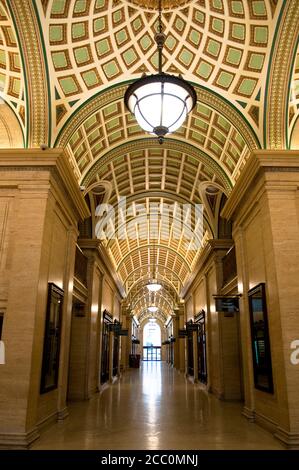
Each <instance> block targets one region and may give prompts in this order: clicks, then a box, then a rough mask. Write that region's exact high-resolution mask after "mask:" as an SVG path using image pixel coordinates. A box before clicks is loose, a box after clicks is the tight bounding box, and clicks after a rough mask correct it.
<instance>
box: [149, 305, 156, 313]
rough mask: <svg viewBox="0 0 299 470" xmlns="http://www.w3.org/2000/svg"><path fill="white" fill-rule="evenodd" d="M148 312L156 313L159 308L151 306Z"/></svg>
mask: <svg viewBox="0 0 299 470" xmlns="http://www.w3.org/2000/svg"><path fill="white" fill-rule="evenodd" d="M148 311H149V312H150V313H156V312H157V311H158V307H156V306H155V305H151V306H150V307H148Z"/></svg>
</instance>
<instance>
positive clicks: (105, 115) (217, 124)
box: [67, 99, 250, 197]
mask: <svg viewBox="0 0 299 470" xmlns="http://www.w3.org/2000/svg"><path fill="white" fill-rule="evenodd" d="M147 136H148V135H146V134H145V133H144V132H143V131H142V130H141V129H140V127H139V126H138V124H137V122H136V120H135V119H134V118H133V117H132V115H131V114H130V113H129V112H128V111H127V110H126V109H125V106H124V102H123V99H118V100H116V101H114V102H113V103H110V104H109V105H107V106H104V107H103V108H102V109H101V110H99V111H97V112H96V113H94V114H93V115H91V116H90V117H89V118H88V119H86V121H85V122H84V123H83V124H82V125H81V126H80V127H79V128H78V129H77V130H76V131H75V132H74V133H73V135H72V136H71V137H70V139H69V143H68V145H67V149H68V151H69V154H70V160H71V164H72V166H73V168H74V171H75V173H76V175H77V177H78V179H80V180H84V179H85V177H86V175H87V174H88V172H89V170H90V169H91V167H92V166H93V165H94V162H95V160H97V159H99V158H101V157H102V155H103V154H105V153H106V152H107V151H108V149H109V150H110V149H112V148H117V147H119V146H120V145H121V144H122V143H124V142H128V141H130V140H131V141H134V140H136V139H140V138H144V137H147ZM172 137H173V138H174V139H178V140H179V141H180V142H182V141H186V142H189V143H190V144H192V145H194V146H195V147H198V148H200V149H202V150H203V151H204V152H205V153H206V155H208V156H209V157H210V159H211V161H212V160H215V161H217V163H218V164H219V167H220V168H221V169H222V170H223V172H224V173H225V174H226V175H227V177H228V179H229V180H230V181H231V183H232V184H233V183H234V182H235V180H236V179H237V178H238V176H239V174H240V171H241V169H242V167H243V166H244V164H245V162H246V160H247V158H248V156H249V153H250V149H249V148H248V145H247V144H246V142H245V139H244V137H243V136H242V135H241V134H240V132H239V131H238V130H237V129H236V127H235V126H234V125H233V124H232V123H231V122H230V121H229V120H228V119H226V118H225V117H223V115H221V114H220V113H219V112H217V111H215V109H213V108H212V107H210V106H207V105H205V104H203V103H197V105H196V107H195V109H194V110H193V112H192V113H191V115H190V116H189V118H188V119H187V121H186V122H185V124H184V125H183V126H182V127H181V128H180V129H179V130H178V131H177V132H176V133H175V134H173V135H172ZM152 158H153V159H154V160H152V163H153V165H154V166H156V167H158V166H159V165H162V166H163V161H164V160H163V159H164V158H166V155H164V156H163V158H162V159H161V158H160V159H159V156H158V155H157V152H156V156H155V155H154V153H153V155H152ZM169 159H172V160H173V161H174V162H176V163H173V165H178V164H179V163H178V162H179V161H180V153H179V152H175V151H173V152H172V154H170V155H169ZM145 161H146V159H145V153H144V152H135V153H133V154H132V155H131V156H130V157H128V158H127V162H128V163H126V160H124V159H122V158H118V159H116V160H115V161H114V164H115V165H116V166H117V167H119V166H122V167H123V168H122V170H127V165H129V166H130V164H131V163H130V162H132V164H133V166H134V168H133V170H134V174H135V173H137V172H138V168H139V171H141V172H143V174H145V172H146V167H145V166H146V164H145ZM183 161H184V162H185V167H184V168H182V172H181V177H180V180H179V182H180V181H181V180H182V174H184V178H185V179H186V180H188V178H189V180H190V179H191V180H193V176H194V171H195V174H197V173H203V174H202V175H201V176H200V175H199V177H200V178H201V179H207V178H209V179H213V178H214V179H217V180H218V179H219V178H217V176H216V175H214V174H212V173H211V170H210V169H208V168H207V167H204V165H198V164H199V163H200V162H199V161H195V160H194V158H193V159H192V158H191V157H190V158H187V157H186V158H183ZM192 165H193V166H192ZM164 166H165V165H164ZM148 170H149V168H148ZM109 171H112V170H109ZM126 174H127V171H126ZM100 175H102V172H101V173H100ZM188 175H189V176H188ZM123 176H124V175H123ZM127 176H129V175H128V174H127ZM100 177H101V178H102V176H100ZM164 183H165V181H164ZM136 184H139V182H138V183H136ZM167 184H168V182H166V183H165V184H164V187H162V188H161V189H163V190H164V189H165V190H167V187H166V186H167ZM140 189H142V188H140ZM143 189H146V188H145V187H144V188H143ZM177 189H178V190H177V191H176V192H177V193H180V186H178V188H177ZM136 190H137V187H136V188H133V191H134V192H135V191H136ZM193 192H194V191H193ZM183 194H184V193H183ZM187 194H188V197H189V192H188V193H187Z"/></svg>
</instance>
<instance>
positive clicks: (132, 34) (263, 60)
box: [37, 0, 282, 141]
mask: <svg viewBox="0 0 299 470" xmlns="http://www.w3.org/2000/svg"><path fill="white" fill-rule="evenodd" d="M37 4H38V6H39V15H40V19H41V24H42V30H43V34H44V40H45V50H46V51H47V60H48V66H49V74H50V77H51V95H52V102H53V109H52V122H53V126H54V132H53V141H55V138H56V135H57V133H58V132H59V130H60V129H61V127H62V126H63V124H64V123H65V122H66V120H67V119H68V118H69V117H70V116H71V115H72V113H73V112H74V111H75V110H76V109H78V108H79V107H80V106H81V105H82V103H84V102H85V101H86V100H87V99H88V98H90V97H91V96H93V94H94V93H96V92H99V91H101V90H103V89H105V88H107V87H108V86H111V85H114V84H117V83H120V82H123V81H126V80H131V79H132V78H138V77H140V76H141V74H143V73H149V74H150V73H155V72H156V70H157V54H156V44H155V42H154V40H153V38H154V34H155V31H156V22H157V11H156V10H155V2H154V1H144V2H143V1H140V2H139V1H138V0H136V1H135V0H134V1H126V0H48V1H47V0H44V1H43V0H39V1H38V2H37ZM156 4H157V3H156ZM281 4H282V0H279V1H278V2H277V1H274V0H267V1H266V0H248V1H244V0H238V1H237V0H235V1H223V0H209V1H208V0H193V1H192V0H191V1H189V2H188V1H186V2H184V1H177V2H176V1H170V0H167V1H166V5H165V10H164V12H163V22H164V28H165V33H166V35H167V41H166V45H165V51H164V71H166V72H169V73H174V74H183V76H184V77H185V78H186V79H188V80H190V81H192V82H194V83H197V84H200V85H202V86H205V87H208V88H209V89H210V90H214V91H216V92H217V93H219V94H221V95H222V96H225V97H226V98H227V99H229V100H230V101H231V102H232V103H233V104H234V105H235V106H236V107H237V108H238V109H239V110H240V111H241V112H242V113H243V114H244V116H245V117H246V119H247V120H248V121H249V122H250V124H251V125H252V127H253V128H254V129H255V131H256V132H257V134H258V135H259V136H260V137H261V135H262V134H261V129H262V125H263V113H262V112H261V111H262V103H263V99H264V92H265V84H266V70H267V66H268V63H269V57H270V47H269V46H270V45H271V43H272V40H273V35H274V32H275V26H276V22H277V18H278V13H279V10H280V8H279V7H280V6H281Z"/></svg>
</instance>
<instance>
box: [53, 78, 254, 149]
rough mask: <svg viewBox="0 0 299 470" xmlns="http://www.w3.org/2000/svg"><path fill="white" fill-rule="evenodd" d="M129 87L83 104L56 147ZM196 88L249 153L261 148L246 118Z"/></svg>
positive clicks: (202, 100) (208, 91) (214, 95)
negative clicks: (237, 133) (238, 136)
mask: <svg viewBox="0 0 299 470" xmlns="http://www.w3.org/2000/svg"><path fill="white" fill-rule="evenodd" d="M130 82H131V81H130ZM127 87H128V84H121V85H117V86H115V87H113V88H110V89H108V90H105V91H103V92H100V93H98V94H97V95H96V96H94V97H93V98H91V99H90V100H88V101H87V102H86V103H85V104H83V105H82V106H81V107H80V108H79V109H78V110H77V111H75V112H74V113H73V114H72V116H71V118H70V119H69V120H68V121H67V122H66V124H65V126H64V127H63V128H62V130H61V132H60V134H59V136H58V138H57V140H56V142H55V146H56V147H63V148H64V147H66V146H67V144H68V143H69V141H70V139H71V137H72V135H73V134H74V133H75V132H76V131H77V129H78V128H79V127H80V126H82V125H83V124H84V122H85V121H87V120H88V119H89V118H90V117H91V116H93V115H94V114H95V113H97V112H98V111H99V110H101V109H102V108H104V107H106V106H108V105H110V104H112V103H115V102H117V101H119V100H122V99H123V97H124V94H125V91H126V89H127ZM194 87H195V90H196V94H197V100H198V102H199V103H202V104H204V105H206V106H208V107H210V108H212V109H214V110H215V111H217V113H219V114H220V115H221V116H223V117H224V118H225V119H227V120H228V121H229V122H230V123H231V124H232V125H233V126H234V128H235V129H236V130H237V131H238V132H239V133H240V135H241V136H242V138H243V139H244V140H245V143H246V145H247V147H248V149H249V151H252V150H255V149H258V148H260V144H259V141H258V137H257V136H256V134H255V132H254V130H253V128H252V127H251V126H250V124H249V123H248V122H247V121H246V118H245V117H244V116H243V115H242V114H241V113H240V112H239V111H238V110H237V109H236V108H235V107H234V106H233V105H232V104H230V103H229V102H228V101H226V100H224V99H223V98H222V97H221V96H219V95H217V93H215V92H212V91H210V90H208V89H206V88H203V87H199V86H196V85H195V86H194ZM173 135H174V136H175V134H173ZM178 138H181V136H180V135H178Z"/></svg>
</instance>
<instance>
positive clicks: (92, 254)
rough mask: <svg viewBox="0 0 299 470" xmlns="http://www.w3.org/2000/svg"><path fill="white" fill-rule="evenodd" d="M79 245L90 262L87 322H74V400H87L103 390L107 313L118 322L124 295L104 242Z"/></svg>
mask: <svg viewBox="0 0 299 470" xmlns="http://www.w3.org/2000/svg"><path fill="white" fill-rule="evenodd" d="M78 244H79V246H80V248H81V249H82V251H83V253H84V255H85V256H86V257H87V259H88V268H87V271H88V272H87V293H86V308H85V316H84V318H75V317H73V319H72V328H71V361H70V381H69V387H68V397H69V399H70V400H86V399H89V398H91V397H92V395H93V394H94V393H96V392H97V391H98V390H100V388H101V383H100V374H101V353H102V328H103V312H104V310H105V309H106V310H108V311H109V312H110V314H111V315H112V317H113V318H114V319H117V320H119V319H120V313H121V293H120V291H119V289H118V286H117V285H116V284H115V282H114V279H113V278H112V276H111V271H110V269H109V260H108V259H107V257H105V256H104V254H103V252H101V251H100V242H99V241H98V240H97V239H79V240H78ZM78 351H80V354H78ZM112 354H113V349H112V350H111V355H112ZM120 357H121V348H120Z"/></svg>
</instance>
